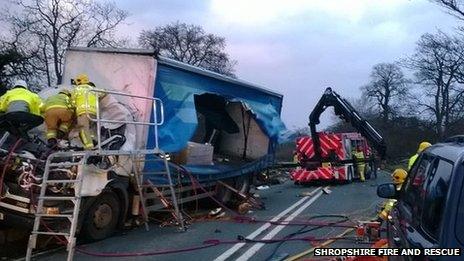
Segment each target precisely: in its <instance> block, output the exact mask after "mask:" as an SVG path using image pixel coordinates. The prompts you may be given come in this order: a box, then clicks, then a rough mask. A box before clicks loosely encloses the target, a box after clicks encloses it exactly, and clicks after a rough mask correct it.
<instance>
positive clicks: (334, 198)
mask: <svg viewBox="0 0 464 261" xmlns="http://www.w3.org/2000/svg"><path fill="white" fill-rule="evenodd" d="M388 181H389V177H388V175H387V174H386V173H382V172H381V173H379V177H378V178H377V180H369V181H367V182H364V183H359V182H354V183H351V184H346V185H330V190H331V193H330V194H325V193H319V190H316V189H317V188H318V186H309V187H308V186H296V185H294V184H293V183H292V182H290V181H288V182H286V183H284V184H281V185H274V186H271V187H270V189H267V190H261V191H257V193H258V194H259V195H260V196H261V199H262V201H263V202H264V203H265V204H266V209H265V210H253V212H252V213H249V214H248V215H247V216H249V217H254V218H256V219H265V220H271V219H278V218H280V219H279V220H293V221H302V220H307V219H308V218H309V217H312V216H316V215H327V214H337V215H345V216H348V217H349V218H350V219H351V220H367V219H369V218H371V217H373V216H374V215H375V214H376V207H377V205H378V204H379V203H381V202H382V201H383V200H382V199H380V198H378V197H377V196H376V184H377V183H378V184H381V183H385V182H388ZM313 190H316V192H315V193H314V195H313V196H312V197H301V196H299V195H300V194H301V193H303V192H310V191H313ZM315 220H317V221H322V220H324V219H315ZM325 220H326V221H336V220H340V219H337V218H331V219H325ZM308 228H310V227H307V228H305V229H308ZM301 229H303V228H302V226H277V225H269V224H268V225H265V224H264V223H252V224H250V223H237V222H232V221H231V220H227V218H226V220H216V221H197V222H194V223H193V224H192V225H190V226H189V228H188V230H187V231H186V232H178V231H177V230H176V228H173V227H164V228H161V227H159V226H158V225H155V224H152V225H151V226H150V231H145V229H144V228H143V227H140V228H137V229H135V230H131V231H128V232H126V233H123V234H120V235H116V236H114V237H112V238H109V239H106V240H103V241H100V242H96V243H92V244H88V245H83V246H79V247H80V248H81V249H85V250H87V251H93V252H99V253H103V252H106V253H112V254H117V253H146V252H153V251H160V250H171V249H179V248H188V247H192V246H199V245H202V244H203V241H205V240H210V239H218V240H236V239H237V236H239V235H240V236H244V237H248V238H251V237H254V238H255V239H262V238H265V239H276V238H283V237H285V236H287V235H289V234H291V233H294V232H296V231H299V230H301ZM345 229H346V228H334V227H326V228H322V229H317V230H314V231H310V232H307V233H305V234H302V235H298V237H302V236H313V237H316V238H318V237H330V236H335V235H337V234H339V233H340V232H342V231H344V230H345ZM334 246H343V247H363V246H364V245H361V244H359V243H356V242H355V241H337V242H336V243H334ZM277 247H278V248H277ZM310 247H311V245H310V243H309V242H308V241H288V242H285V243H283V244H280V245H279V244H278V243H273V244H259V243H253V242H252V243H247V244H225V245H218V246H214V247H210V248H206V249H201V250H196V251H192V252H184V253H174V254H165V255H156V256H143V257H119V258H117V260H134V259H137V260H188V261H193V260H280V259H279V258H278V257H279V256H288V255H290V256H291V255H294V254H296V253H299V252H301V251H304V250H306V249H309V248H310ZM276 248H277V249H276ZM273 253H275V254H274V256H272V254H273ZM65 254H66V253H65V252H64V250H63V251H59V252H58V253H48V254H46V255H45V256H42V257H40V258H39V260H64V259H65ZM273 258H274V259H273ZM95 259H96V257H93V256H89V255H85V254H82V253H76V255H75V259H74V260H95ZM99 259H101V260H106V259H110V258H109V257H103V258H99ZM113 259H114V257H113Z"/></svg>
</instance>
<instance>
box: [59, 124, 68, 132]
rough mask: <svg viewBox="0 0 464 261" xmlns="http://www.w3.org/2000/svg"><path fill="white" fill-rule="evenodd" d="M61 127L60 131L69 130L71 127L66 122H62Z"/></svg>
mask: <svg viewBox="0 0 464 261" xmlns="http://www.w3.org/2000/svg"><path fill="white" fill-rule="evenodd" d="M59 129H60V131H63V132H68V130H69V127H68V125H66V124H61V125H60V127H59Z"/></svg>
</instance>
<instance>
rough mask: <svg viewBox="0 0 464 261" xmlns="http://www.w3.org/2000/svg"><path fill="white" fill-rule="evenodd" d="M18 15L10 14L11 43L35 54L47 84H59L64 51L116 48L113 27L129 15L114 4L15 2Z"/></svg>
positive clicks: (71, 0)
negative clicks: (96, 47) (76, 47)
mask: <svg viewBox="0 0 464 261" xmlns="http://www.w3.org/2000/svg"><path fill="white" fill-rule="evenodd" d="M14 2H15V3H16V5H17V6H18V7H19V11H18V12H17V13H12V14H9V15H8V16H7V17H6V19H5V20H6V21H7V22H8V23H9V25H10V31H11V35H10V38H11V39H10V40H9V42H14V43H15V45H17V46H21V47H24V48H25V49H27V48H28V47H30V46H32V47H33V48H34V49H35V50H34V51H35V52H36V57H35V61H34V62H35V64H36V67H37V70H39V71H41V72H43V74H44V78H45V79H46V82H47V84H49V85H51V84H52V83H53V82H54V81H55V80H56V82H57V83H61V79H62V73H63V71H62V70H63V68H62V65H63V59H64V53H65V50H66V49H67V48H69V47H71V46H87V47H95V46H116V45H119V44H121V42H120V41H118V40H113V39H114V38H115V37H114V33H115V30H116V27H117V26H118V25H119V24H121V23H122V22H123V21H124V20H125V19H126V17H127V16H128V13H127V12H126V11H123V10H121V9H119V8H118V7H117V6H116V5H115V4H114V3H113V2H100V1H98V2H97V1H94V0H14Z"/></svg>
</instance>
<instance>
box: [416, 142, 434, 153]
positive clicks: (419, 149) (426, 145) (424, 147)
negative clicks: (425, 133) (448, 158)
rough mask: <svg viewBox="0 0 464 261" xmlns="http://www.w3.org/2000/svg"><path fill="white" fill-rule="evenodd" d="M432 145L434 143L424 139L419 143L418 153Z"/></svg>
mask: <svg viewBox="0 0 464 261" xmlns="http://www.w3.org/2000/svg"><path fill="white" fill-rule="evenodd" d="M430 146H432V144H430V142H427V141H423V142H421V143H420V144H419V148H418V149H417V153H418V154H419V153H421V152H422V151H424V150H425V149H426V148H428V147H430Z"/></svg>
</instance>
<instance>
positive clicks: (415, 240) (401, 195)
mask: <svg viewBox="0 0 464 261" xmlns="http://www.w3.org/2000/svg"><path fill="white" fill-rule="evenodd" d="M463 162H464V136H455V137H451V138H449V139H447V140H445V141H444V142H442V143H438V144H434V145H433V146H432V147H429V148H427V149H426V150H425V151H423V152H422V153H421V154H420V155H419V157H418V158H417V160H416V161H415V162H414V165H413V166H412V168H411V170H410V171H409V173H408V176H407V178H406V180H405V182H404V183H403V185H402V186H401V189H400V190H397V189H396V186H395V184H393V183H386V184H381V185H379V186H378V187H377V195H378V196H379V197H382V198H389V199H395V200H396V203H395V206H394V207H393V208H392V210H391V211H390V213H389V216H388V221H387V239H388V245H389V246H388V247H390V248H401V249H405V248H421V249H423V250H427V251H428V253H427V252H425V251H424V252H423V253H424V256H422V257H418V256H414V257H413V256H411V257H405V256H402V257H396V259H400V260H462V249H463V248H464V229H463V227H464V226H463V220H464V204H463V202H464V193H462V192H463V190H464V176H463V175H462V173H463V169H462V168H463ZM455 249H458V252H459V255H455V256H450V254H451V252H452V251H453V250H455ZM446 255H448V256H446ZM389 259H390V260H395V257H390V258H389Z"/></svg>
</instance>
